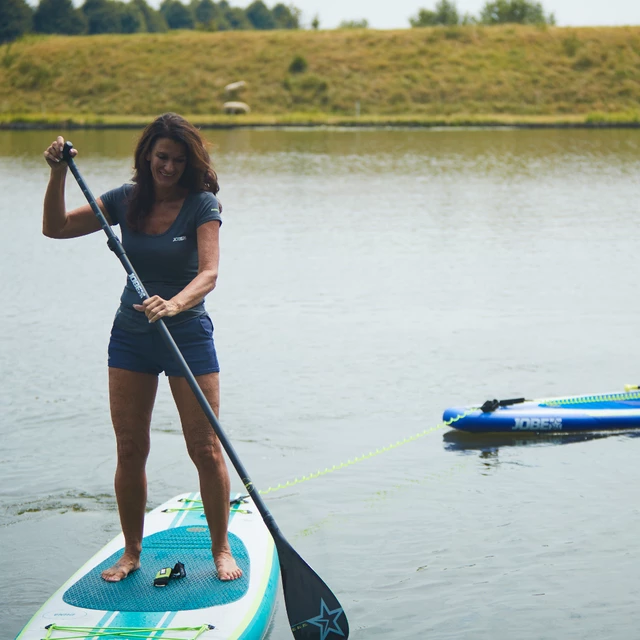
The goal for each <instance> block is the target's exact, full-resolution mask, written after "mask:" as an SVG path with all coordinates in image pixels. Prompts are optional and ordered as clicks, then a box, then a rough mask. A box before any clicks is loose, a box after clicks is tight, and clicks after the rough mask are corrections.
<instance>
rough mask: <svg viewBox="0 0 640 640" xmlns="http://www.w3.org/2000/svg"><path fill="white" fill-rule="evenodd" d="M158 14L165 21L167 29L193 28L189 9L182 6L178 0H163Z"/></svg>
mask: <svg viewBox="0 0 640 640" xmlns="http://www.w3.org/2000/svg"><path fill="white" fill-rule="evenodd" d="M160 13H162V15H163V16H164V18H165V20H166V21H167V24H168V25H169V29H193V28H194V27H195V19H194V15H193V13H192V11H191V8H190V7H187V6H185V5H183V4H182V2H180V0H164V2H163V3H162V4H161V5H160Z"/></svg>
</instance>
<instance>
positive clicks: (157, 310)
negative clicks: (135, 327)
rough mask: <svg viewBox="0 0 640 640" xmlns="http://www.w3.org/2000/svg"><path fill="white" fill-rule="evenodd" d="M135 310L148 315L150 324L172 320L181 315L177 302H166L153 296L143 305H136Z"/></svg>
mask: <svg viewBox="0 0 640 640" xmlns="http://www.w3.org/2000/svg"><path fill="white" fill-rule="evenodd" d="M133 308H134V309H135V310H136V311H142V312H143V313H144V314H146V316H147V318H148V320H149V322H155V321H156V320H159V319H160V318H170V317H171V316H175V315H177V314H178V313H180V308H179V306H178V305H177V304H176V303H175V302H172V301H171V300H164V299H163V298H161V297H160V296H151V298H147V299H146V300H145V301H144V302H143V303H142V304H134V305H133Z"/></svg>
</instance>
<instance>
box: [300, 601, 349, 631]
mask: <svg viewBox="0 0 640 640" xmlns="http://www.w3.org/2000/svg"><path fill="white" fill-rule="evenodd" d="M343 613H344V612H343V610H342V608H341V607H338V608H337V609H334V610H333V611H330V610H329V607H327V605H326V604H325V603H324V600H323V599H322V598H321V599H320V614H319V615H317V616H316V617H315V618H309V620H307V622H308V623H309V624H314V625H316V626H317V627H320V640H326V639H327V637H328V636H329V634H330V633H335V634H336V635H338V636H342V637H343V638H344V633H343V632H342V629H341V628H340V627H339V626H338V618H339V617H340V616H341V615H342V614H343Z"/></svg>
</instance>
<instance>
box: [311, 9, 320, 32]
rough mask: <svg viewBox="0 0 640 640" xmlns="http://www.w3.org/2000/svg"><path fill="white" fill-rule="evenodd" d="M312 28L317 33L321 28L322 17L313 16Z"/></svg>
mask: <svg viewBox="0 0 640 640" xmlns="http://www.w3.org/2000/svg"><path fill="white" fill-rule="evenodd" d="M311 28H312V29H313V30H314V31H317V30H318V29H319V28H320V16H318V14H317V13H316V15H315V16H313V20H312V21H311Z"/></svg>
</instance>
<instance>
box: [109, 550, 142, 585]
mask: <svg viewBox="0 0 640 640" xmlns="http://www.w3.org/2000/svg"><path fill="white" fill-rule="evenodd" d="M139 568H140V559H139V558H136V557H135V556H133V555H129V554H127V553H125V554H124V555H123V556H122V558H120V560H118V562H116V563H115V564H114V565H113V567H109V568H108V569H105V570H104V571H103V572H102V579H103V580H106V581H107V582H120V580H124V579H125V578H126V577H127V576H128V575H129V574H130V573H133V572H134V571H137V570H138V569H139Z"/></svg>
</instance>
